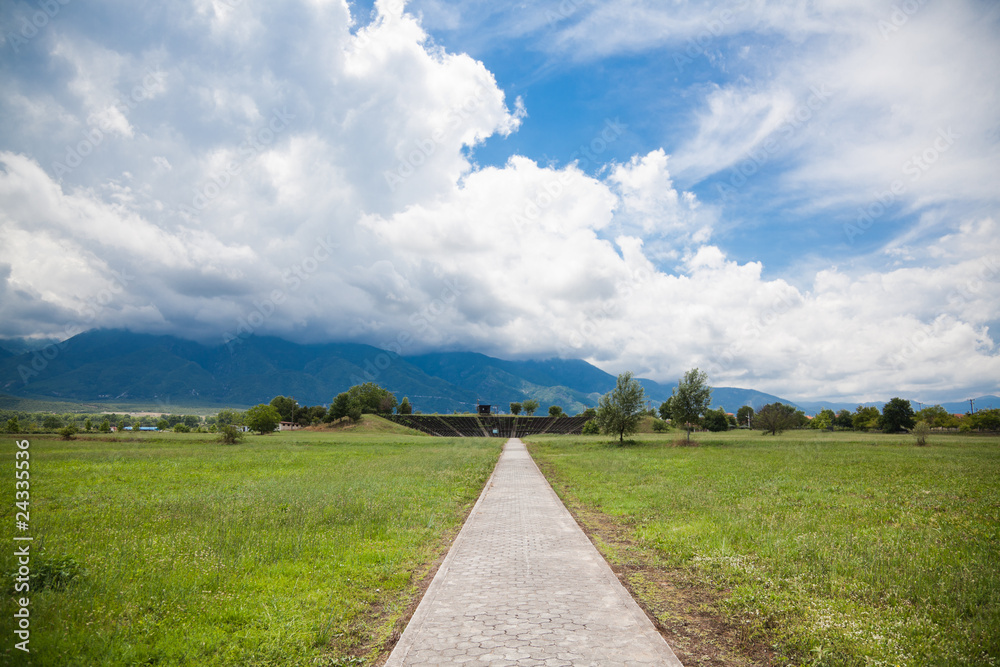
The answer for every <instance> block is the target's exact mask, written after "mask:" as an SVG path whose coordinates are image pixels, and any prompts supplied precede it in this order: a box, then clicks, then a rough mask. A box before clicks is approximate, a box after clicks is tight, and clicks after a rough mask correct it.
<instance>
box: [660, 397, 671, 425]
mask: <svg viewBox="0 0 1000 667" xmlns="http://www.w3.org/2000/svg"><path fill="white" fill-rule="evenodd" d="M657 412H659V413H660V419H662V420H663V421H667V420H668V419H673V417H672V414H673V413H672V412H671V408H670V399H669V398H668V399H667V400H665V401H663V402H662V403H660V409H659V410H657Z"/></svg>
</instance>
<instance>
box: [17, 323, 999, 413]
mask: <svg viewBox="0 0 1000 667" xmlns="http://www.w3.org/2000/svg"><path fill="white" fill-rule="evenodd" d="M15 349H16V348H15ZM8 352H9V350H8ZM367 381H371V382H377V383H378V384H380V385H381V386H383V387H385V388H386V389H388V390H389V391H391V392H393V393H395V394H396V395H397V398H398V399H402V398H403V396H407V397H408V398H409V399H410V402H411V403H412V404H413V405H414V407H415V409H417V410H420V411H423V412H454V411H456V410H458V411H463V412H468V411H472V410H474V409H475V406H476V404H477V403H480V402H482V403H489V404H492V405H496V406H499V407H500V409H501V410H503V411H506V410H507V407H508V404H509V403H511V402H523V401H525V400H528V399H534V400H537V401H538V402H539V403H540V405H541V407H542V409H543V410H544V409H545V408H546V407H547V406H549V405H559V406H561V407H562V408H563V409H564V410H565V411H566V412H567V413H570V414H573V413H577V412H580V411H582V410H583V409H585V408H587V407H593V406H596V404H597V401H598V399H599V398H600V396H601V395H602V394H604V393H607V392H608V391H610V390H611V389H613V388H614V386H615V381H616V378H615V376H613V375H611V374H610V373H606V372H605V371H602V370H601V369H599V368H597V367H596V366H593V365H592V364H589V363H587V362H586V361H583V360H579V359H558V358H550V359H543V360H527V361H524V360H522V361H510V360H504V359H498V358H494V357H489V356H487V355H484V354H480V353H477V352H436V353H428V354H421V355H414V356H398V355H393V354H391V353H388V352H386V351H385V350H381V349H379V348H376V347H372V346H369V345H364V344H361V343H321V344H299V343H293V342H290V341H287V340H283V339H280V338H271V337H258V336H251V337H249V338H246V339H239V340H237V341H232V342H230V343H228V344H219V345H217V346H208V345H204V344H202V343H197V342H194V341H189V340H185V339H182V338H177V337H174V336H167V335H157V334H144V333H133V332H130V331H127V330H122V329H92V330H90V331H87V332H84V333H81V334H79V335H77V336H74V337H73V338H70V339H67V340H65V341H62V342H61V343H58V344H51V345H49V346H48V347H46V348H44V349H43V350H34V351H27V352H24V353H21V354H16V353H13V352H11V353H10V354H9V355H2V354H0V392H3V393H6V394H11V395H14V396H20V397H25V398H43V399H55V400H74V401H87V402H94V401H97V402H102V401H103V402H112V401H119V402H121V401H146V402H156V403H161V404H165V405H169V404H171V403H187V404H192V403H197V404H205V405H218V406H219V407H224V406H244V405H254V404H257V403H262V402H267V401H269V400H270V399H271V398H272V397H274V396H276V395H279V394H281V395H286V396H294V397H295V398H296V399H297V400H298V401H299V402H300V403H302V404H309V405H316V404H329V402H330V401H331V400H332V399H333V397H334V396H336V394H338V393H340V392H341V391H345V390H346V389H347V388H348V387H350V386H351V385H353V384H358V383H361V382H367ZM640 382H641V384H642V385H643V388H644V389H645V391H646V396H647V399H648V400H649V402H650V404H651V406H652V407H654V408H655V407H658V406H659V404H660V403H661V402H662V401H664V400H666V399H667V398H668V397H669V396H670V395H671V392H672V390H673V388H674V387H675V386H676V385H664V384H660V383H658V382H655V381H653V380H649V379H645V378H640ZM976 400H977V401H986V402H990V401H992V402H993V403H995V404H997V405H1000V398H996V397H993V396H986V397H981V398H979V399H976ZM776 401H780V402H783V403H788V404H790V405H794V406H796V407H800V408H803V409H805V411H806V412H807V414H813V413H814V412H815V411H818V409H819V408H820V407H828V408H830V409H833V410H835V411H836V410H839V409H842V407H841V406H849V407H848V409H851V410H853V409H854V407H855V405H849V404H846V403H837V402H808V403H807V402H802V403H796V402H795V401H791V400H788V399H783V398H780V397H778V396H774V395H772V394H767V393H764V392H760V391H756V390H753V389H742V388H737V387H713V391H712V407H723V408H725V409H726V411H727V412H736V410H737V409H738V408H739V407H740V406H742V405H750V406H752V407H754V408H759V407H761V406H762V405H764V404H766V403H773V402H776ZM914 407H915V408H916V404H915V405H914ZM952 407H953V406H952ZM982 407H988V406H987V405H986V404H985V403H984V404H983V405H982ZM946 409H949V411H954V410H952V408H951V407H949V406H946Z"/></svg>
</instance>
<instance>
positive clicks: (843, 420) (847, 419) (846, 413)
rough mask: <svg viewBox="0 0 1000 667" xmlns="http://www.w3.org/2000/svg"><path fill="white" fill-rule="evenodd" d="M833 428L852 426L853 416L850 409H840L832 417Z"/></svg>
mask: <svg viewBox="0 0 1000 667" xmlns="http://www.w3.org/2000/svg"><path fill="white" fill-rule="evenodd" d="M833 426H834V428H845V429H846V428H854V416H853V415H852V414H851V411H850V410H841V411H840V412H838V413H837V416H836V417H834V418H833Z"/></svg>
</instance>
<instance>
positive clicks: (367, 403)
mask: <svg viewBox="0 0 1000 667" xmlns="http://www.w3.org/2000/svg"><path fill="white" fill-rule="evenodd" d="M395 407H396V397H395V396H394V395H393V394H392V393H391V392H390V391H389V390H388V389H383V388H382V387H380V386H378V385H377V384H375V383H374V382H365V383H363V384H356V385H354V386H353V387H351V388H350V389H348V390H347V391H346V392H341V393H339V394H337V396H336V398H334V399H333V402H332V403H331V404H330V412H329V415H328V417H327V421H331V422H332V421H337V420H338V419H341V418H343V417H351V418H352V420H354V421H358V420H360V419H361V415H363V414H365V415H371V414H388V413H391V412H392V410H393V408H395ZM353 415H357V419H354V417H353Z"/></svg>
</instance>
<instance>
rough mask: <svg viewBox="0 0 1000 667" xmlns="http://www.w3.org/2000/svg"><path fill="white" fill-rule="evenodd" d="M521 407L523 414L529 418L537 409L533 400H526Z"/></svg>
mask: <svg viewBox="0 0 1000 667" xmlns="http://www.w3.org/2000/svg"><path fill="white" fill-rule="evenodd" d="M521 406H522V407H523V408H524V414H526V415H528V416H529V417H530V416H531V415H533V414H535V410H537V409H538V401H536V400H535V399H533V398H532V399H528V400H527V401H525V402H524V403H522V404H521Z"/></svg>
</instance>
